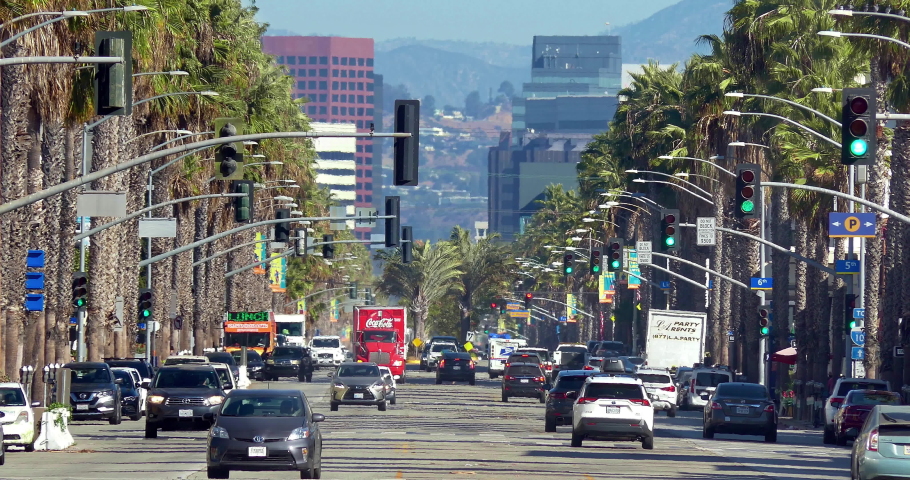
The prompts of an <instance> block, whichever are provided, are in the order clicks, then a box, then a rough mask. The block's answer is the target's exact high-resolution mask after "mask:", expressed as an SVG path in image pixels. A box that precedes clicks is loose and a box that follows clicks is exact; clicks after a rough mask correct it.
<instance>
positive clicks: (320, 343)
mask: <svg viewBox="0 0 910 480" xmlns="http://www.w3.org/2000/svg"><path fill="white" fill-rule="evenodd" d="M312 343H313V348H338V346H339V343H338V339H337V338H314V339H313V342H312Z"/></svg>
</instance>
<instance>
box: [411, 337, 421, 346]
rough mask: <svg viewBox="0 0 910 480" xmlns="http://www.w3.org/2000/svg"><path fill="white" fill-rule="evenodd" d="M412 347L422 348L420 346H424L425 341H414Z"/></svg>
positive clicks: (416, 339)
mask: <svg viewBox="0 0 910 480" xmlns="http://www.w3.org/2000/svg"><path fill="white" fill-rule="evenodd" d="M411 345H414V346H415V347H417V348H420V346H421V345H423V340H421V339H419V338H415V339H414V340H412V341H411Z"/></svg>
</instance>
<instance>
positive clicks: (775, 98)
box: [724, 89, 840, 127]
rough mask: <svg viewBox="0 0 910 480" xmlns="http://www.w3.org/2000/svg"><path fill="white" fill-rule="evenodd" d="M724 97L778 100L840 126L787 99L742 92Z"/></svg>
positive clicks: (824, 116)
mask: <svg viewBox="0 0 910 480" xmlns="http://www.w3.org/2000/svg"><path fill="white" fill-rule="evenodd" d="M812 91H813V92H814V91H815V89H813V90H812ZM724 96H725V97H733V98H743V97H755V98H765V99H768V100H776V101H778V102H784V103H786V104H787V105H791V106H794V107H796V108H799V109H801V110H805V111H807V112H811V113H814V114H815V115H818V116H819V117H821V118H824V119H825V120H827V121H829V122H831V123H833V124H835V125H837V126H838V127H839V126H840V122H838V121H837V120H835V119H833V118H831V117H829V116H827V115H825V114H824V113H822V112H819V111H818V110H816V109H814V108H810V107H807V106H805V105H803V104H800V103H797V102H794V101H793V100H788V99H786V98H781V97H775V96H773V95H759V94H757V93H742V92H727V93H725V94H724Z"/></svg>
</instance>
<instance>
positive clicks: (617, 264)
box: [610, 260, 619, 268]
mask: <svg viewBox="0 0 910 480" xmlns="http://www.w3.org/2000/svg"><path fill="white" fill-rule="evenodd" d="M610 266H611V267H613V268H619V260H613V261H612V262H610Z"/></svg>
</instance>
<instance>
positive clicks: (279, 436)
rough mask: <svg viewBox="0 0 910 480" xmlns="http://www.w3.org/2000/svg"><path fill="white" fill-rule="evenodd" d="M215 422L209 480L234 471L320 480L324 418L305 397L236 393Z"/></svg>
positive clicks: (288, 393) (290, 393)
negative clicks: (282, 473) (292, 472)
mask: <svg viewBox="0 0 910 480" xmlns="http://www.w3.org/2000/svg"><path fill="white" fill-rule="evenodd" d="M214 420H215V423H214V425H213V426H212V430H211V432H210V433H209V441H208V446H209V448H208V458H207V459H206V465H207V466H208V477H209V478H229V476H230V471H231V470H243V471H275V470H297V471H299V472H300V478H321V476H322V433H321V432H320V431H319V422H322V421H323V420H325V416H323V415H321V414H319V413H313V411H312V410H311V409H310V405H309V402H307V399H306V396H304V394H303V392H301V391H299V390H235V391H232V392H231V393H230V394H228V396H227V398H226V399H225V401H224V405H222V408H221V411H220V412H219V413H218V415H216V416H215V417H214Z"/></svg>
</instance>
